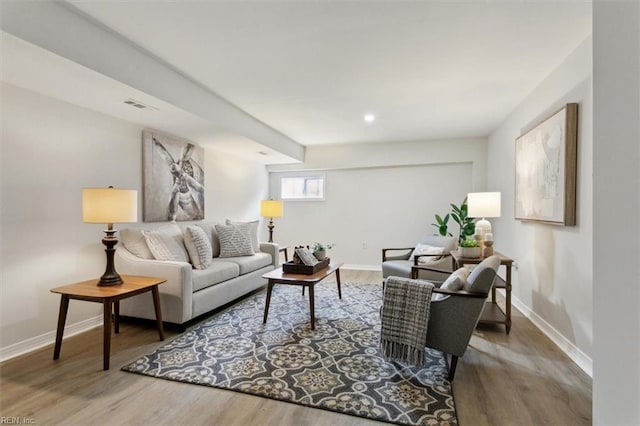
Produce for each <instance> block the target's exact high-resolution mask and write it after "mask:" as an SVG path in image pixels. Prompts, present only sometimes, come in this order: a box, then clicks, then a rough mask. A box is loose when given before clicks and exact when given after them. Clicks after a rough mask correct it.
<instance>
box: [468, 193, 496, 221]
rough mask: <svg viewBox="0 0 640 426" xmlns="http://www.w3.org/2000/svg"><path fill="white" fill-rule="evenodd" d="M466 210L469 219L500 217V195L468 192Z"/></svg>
mask: <svg viewBox="0 0 640 426" xmlns="http://www.w3.org/2000/svg"><path fill="white" fill-rule="evenodd" d="M467 209H468V211H467V214H468V215H469V217H500V193H499V192H470V193H469V194H467Z"/></svg>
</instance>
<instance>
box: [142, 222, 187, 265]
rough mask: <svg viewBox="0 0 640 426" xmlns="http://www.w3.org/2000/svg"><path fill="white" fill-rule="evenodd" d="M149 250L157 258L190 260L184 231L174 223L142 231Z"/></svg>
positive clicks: (179, 260)
mask: <svg viewBox="0 0 640 426" xmlns="http://www.w3.org/2000/svg"><path fill="white" fill-rule="evenodd" d="M142 234H143V235H144V238H145V239H146V241H147V245H148V246H149V250H151V253H153V257H155V258H156V259H157V260H172V261H178V262H189V254H188V253H187V249H186V248H185V246H184V239H183V238H182V231H181V230H180V227H179V226H178V225H175V224H172V225H167V226H163V227H161V228H157V229H152V230H149V231H142Z"/></svg>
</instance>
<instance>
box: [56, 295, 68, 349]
mask: <svg viewBox="0 0 640 426" xmlns="http://www.w3.org/2000/svg"><path fill="white" fill-rule="evenodd" d="M68 311H69V296H65V295H64V294H63V295H62V296H61V297H60V311H59V313H58V330H57V331H56V345H55V347H54V349H53V359H54V360H56V359H58V358H60V348H61V347H62V335H63V334H64V324H65V322H67V312H68Z"/></svg>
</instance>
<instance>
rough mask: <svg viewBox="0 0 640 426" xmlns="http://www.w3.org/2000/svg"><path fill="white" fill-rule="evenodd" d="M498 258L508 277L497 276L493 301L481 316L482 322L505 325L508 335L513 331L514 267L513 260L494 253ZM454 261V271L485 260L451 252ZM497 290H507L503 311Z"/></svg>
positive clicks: (493, 290) (494, 283)
mask: <svg viewBox="0 0 640 426" xmlns="http://www.w3.org/2000/svg"><path fill="white" fill-rule="evenodd" d="M494 254H495V255H496V256H499V257H500V265H504V267H505V269H506V276H505V277H504V278H503V277H501V276H500V275H496V279H495V281H494V282H493V287H491V300H488V301H487V302H486V304H485V306H484V309H483V310H482V315H481V316H480V322H483V323H489V324H504V325H505V328H506V329H507V334H509V332H510V331H511V266H512V265H513V259H511V258H509V257H507V256H505V255H504V254H502V253H499V252H497V251H496V252H494ZM451 257H452V260H453V270H454V271H455V270H456V269H458V268H462V267H463V266H464V265H477V264H479V263H480V262H482V261H483V260H484V258H483V257H479V258H472V257H462V255H461V254H460V252H459V251H457V250H454V251H452V252H451ZM496 288H504V289H505V303H504V305H505V309H504V310H502V308H501V307H500V305H498V301H497V299H496Z"/></svg>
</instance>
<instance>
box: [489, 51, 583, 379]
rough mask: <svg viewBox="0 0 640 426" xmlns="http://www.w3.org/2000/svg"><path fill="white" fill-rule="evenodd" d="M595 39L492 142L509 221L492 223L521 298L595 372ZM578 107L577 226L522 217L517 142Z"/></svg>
mask: <svg viewBox="0 0 640 426" xmlns="http://www.w3.org/2000/svg"><path fill="white" fill-rule="evenodd" d="M591 44H592V43H591V39H590V38H589V39H587V40H585V41H584V42H583V43H582V44H581V45H580V46H579V47H578V48H577V49H576V50H575V51H574V52H573V53H572V54H571V55H570V56H569V57H567V58H566V59H565V60H564V62H562V63H561V64H559V66H558V67H557V68H556V70H555V71H553V72H552V73H551V74H550V75H549V76H547V77H546V78H545V79H544V81H542V83H541V84H540V85H539V86H538V87H537V88H535V90H533V92H532V93H531V94H530V95H529V96H528V97H527V98H526V99H525V100H524V101H523V102H522V103H521V104H520V105H519V106H518V107H517V108H516V109H515V110H514V111H513V112H512V113H511V114H510V115H509V117H507V118H506V120H505V121H504V122H503V123H502V124H501V125H500V126H499V127H498V128H497V129H496V130H495V131H494V132H493V133H492V134H491V135H490V136H489V146H488V169H489V174H488V186H489V187H490V188H491V190H495V191H501V192H502V206H503V207H502V217H501V218H499V219H494V220H492V222H493V227H494V229H495V232H496V234H499V235H500V237H497V238H496V248H497V249H498V250H500V251H502V252H503V253H505V254H506V255H508V256H510V257H512V258H514V259H515V260H516V261H517V263H518V270H517V271H515V273H514V276H513V295H514V297H515V298H516V299H517V300H516V303H517V306H519V307H520V308H522V309H521V310H524V311H525V313H526V314H527V315H529V316H530V317H531V318H532V320H534V322H536V324H537V325H538V326H540V327H541V328H542V329H543V330H544V331H546V332H547V333H549V334H550V337H552V338H553V339H554V340H555V341H556V343H557V344H559V345H560V346H561V347H563V348H564V349H565V350H567V351H569V353H571V354H572V355H573V358H574V360H576V361H577V362H578V364H579V365H580V366H581V367H582V368H583V369H585V370H586V371H588V372H590V371H591V357H592V356H593V355H592V353H593V311H592V286H593V272H592V267H591V265H592V261H593V253H592V251H593V250H592V238H593V214H592V208H593V197H592V186H593V178H592V173H593V171H592V162H593V142H592V123H593V119H592V109H593V102H592V91H591V68H592V56H591ZM569 102H577V103H578V104H579V106H578V117H579V118H578V121H579V123H578V183H577V224H576V226H571V227H561V226H552V225H545V224H536V223H527V222H522V221H518V220H515V219H514V207H513V206H514V144H515V139H516V138H517V137H518V136H520V135H521V134H523V133H525V132H526V131H528V130H529V129H531V128H532V127H535V125H536V124H537V123H539V122H540V121H542V120H543V119H544V118H546V117H548V116H549V115H551V114H552V113H553V112H555V111H557V110H558V109H560V108H562V107H563V106H564V105H565V104H566V103H569Z"/></svg>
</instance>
